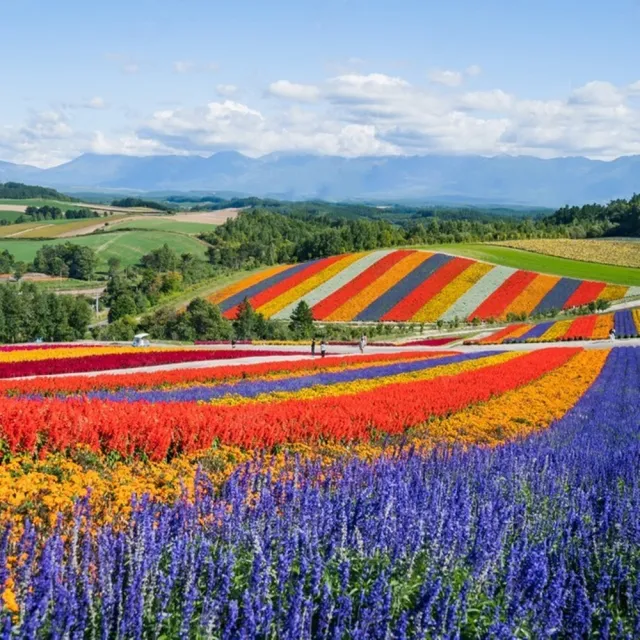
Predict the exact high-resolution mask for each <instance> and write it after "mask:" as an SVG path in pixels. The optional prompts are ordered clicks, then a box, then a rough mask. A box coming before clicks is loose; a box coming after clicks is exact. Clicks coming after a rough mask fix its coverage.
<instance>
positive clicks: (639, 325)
mask: <svg viewBox="0 0 640 640" xmlns="http://www.w3.org/2000/svg"><path fill="white" fill-rule="evenodd" d="M631 313H632V315H633V322H634V324H635V325H636V332H637V333H638V334H640V309H632V310H631Z"/></svg>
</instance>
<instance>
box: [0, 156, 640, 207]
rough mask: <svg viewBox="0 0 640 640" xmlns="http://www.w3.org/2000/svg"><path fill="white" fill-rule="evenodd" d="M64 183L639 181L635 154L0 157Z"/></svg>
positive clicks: (582, 193)
mask: <svg viewBox="0 0 640 640" xmlns="http://www.w3.org/2000/svg"><path fill="white" fill-rule="evenodd" d="M9 180H10V181H18V182H29V183H31V184H39V185H42V186H47V187H55V188H57V189H62V190H67V191H78V190H82V189H84V190H88V189H94V190H101V189H102V190H121V191H144V192H149V191H196V190H197V191H207V192H220V191H224V192H234V193H237V194H244V195H254V196H262V197H265V196H268V197H274V198H280V199H296V200H301V199H311V198H318V199H323V200H354V199H355V200H368V201H376V202H384V201H391V202H402V201H412V202H420V201H422V202H437V201H442V202H450V203H476V204H478V203H487V204H488V203H493V204H521V205H538V206H549V207H556V206H560V205H563V204H584V203H586V202H606V201H608V200H611V199H614V198H622V197H629V196H631V195H632V194H633V193H634V192H636V191H639V190H640V156H626V157H622V158H618V159H617V160H613V161H611V162H603V161H599V160H589V159H587V158H582V157H570V158H556V159H551V160H542V159H539V158H533V157H529V156H517V157H514V156H495V157H491V158H487V157H482V156H444V155H427V156H401V157H397V156H385V157H362V158H342V157H336V156H318V155H308V154H305V155H303V154H290V153H272V154H269V155H266V156H263V157H261V158H249V157H247V156H244V155H242V154H241V153H237V152H235V151H225V152H220V153H216V154H214V155H212V156H210V157H209V158H203V157H198V156H151V157H133V156H120V155H96V154H84V155H82V156H80V157H78V158H76V159H75V160H72V161H70V162H67V163H65V164H62V165H59V166H57V167H53V168H50V169H38V168H36V167H31V166H27V165H18V164H12V163H8V162H0V182H6V181H9Z"/></svg>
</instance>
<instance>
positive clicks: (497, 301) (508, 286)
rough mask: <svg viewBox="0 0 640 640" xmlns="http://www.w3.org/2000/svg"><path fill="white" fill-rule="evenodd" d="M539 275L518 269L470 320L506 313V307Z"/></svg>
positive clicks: (484, 318) (473, 313)
mask: <svg viewBox="0 0 640 640" xmlns="http://www.w3.org/2000/svg"><path fill="white" fill-rule="evenodd" d="M537 276H538V274H537V273H533V272H531V271H516V272H515V273H514V274H513V275H512V276H510V277H509V278H508V279H507V280H506V281H505V282H504V283H503V284H502V285H501V286H500V287H498V289H497V290H496V291H495V292H494V293H493V294H491V295H490V296H489V297H488V298H487V299H486V300H484V302H482V304H480V306H479V307H478V308H477V309H476V310H475V311H473V312H472V313H471V315H470V317H469V320H473V319H474V318H479V319H480V320H486V319H488V318H501V317H502V316H503V315H504V311H505V309H506V308H507V307H508V306H509V305H510V304H511V302H513V300H515V299H516V298H517V297H518V296H519V295H520V294H521V293H522V292H523V291H524V290H525V289H526V288H527V287H528V286H529V285H530V284H531V283H532V282H533V281H534V280H535V279H536V278H537Z"/></svg>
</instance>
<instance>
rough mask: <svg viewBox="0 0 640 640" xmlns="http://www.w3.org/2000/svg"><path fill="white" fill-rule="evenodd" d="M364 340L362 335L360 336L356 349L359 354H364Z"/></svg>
mask: <svg viewBox="0 0 640 640" xmlns="http://www.w3.org/2000/svg"><path fill="white" fill-rule="evenodd" d="M366 344H367V343H366V338H365V337H364V335H362V336H360V342H359V343H358V347H359V348H360V353H364V347H365V345H366Z"/></svg>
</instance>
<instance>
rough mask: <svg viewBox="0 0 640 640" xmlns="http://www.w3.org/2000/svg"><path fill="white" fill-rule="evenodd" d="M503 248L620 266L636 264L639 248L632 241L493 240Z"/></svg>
mask: <svg viewBox="0 0 640 640" xmlns="http://www.w3.org/2000/svg"><path fill="white" fill-rule="evenodd" d="M492 244H498V245H501V246H503V247H511V248H512V249H524V250H525V251H533V252H534V253H542V254H544V255H548V256H557V257H558V258H568V259H570V260H583V261H586V262H597V263H600V264H613V265H617V266H620V267H634V268H639V267H640V251H638V249H639V247H638V244H637V243H636V242H633V241H626V242H625V241H623V240H574V239H565V238H558V239H542V238H541V239H531V240H505V241H504V242H494V243H492Z"/></svg>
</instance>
